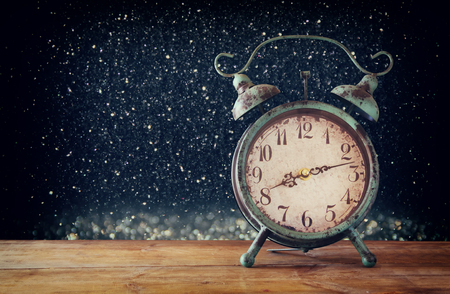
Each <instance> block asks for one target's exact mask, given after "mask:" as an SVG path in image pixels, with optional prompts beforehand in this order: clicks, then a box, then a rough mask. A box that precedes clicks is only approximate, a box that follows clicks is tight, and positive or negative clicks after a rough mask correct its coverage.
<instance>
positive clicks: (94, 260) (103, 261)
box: [0, 240, 450, 293]
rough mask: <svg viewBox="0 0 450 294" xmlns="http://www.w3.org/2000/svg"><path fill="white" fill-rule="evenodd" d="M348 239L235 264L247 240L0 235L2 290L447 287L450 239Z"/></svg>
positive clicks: (230, 290) (444, 290) (378, 289)
mask: <svg viewBox="0 0 450 294" xmlns="http://www.w3.org/2000/svg"><path fill="white" fill-rule="evenodd" d="M365 243H366V244H367V246H368V247H369V248H370V249H371V251H372V252H373V253H374V254H375V255H376V256H377V258H378V263H377V265H376V266H375V267H373V268H365V267H363V266H362V264H361V259H360V256H359V254H358V253H357V252H356V250H355V248H354V247H353V245H352V244H351V243H350V241H340V242H338V243H336V244H333V245H331V246H328V247H324V248H317V249H314V250H312V251H310V252H308V253H306V254H305V253H303V252H301V251H295V252H293V251H290V252H282V253H280V252H279V253H274V252H267V251H266V250H265V249H268V248H283V247H281V246H280V245H277V244H274V243H272V242H269V241H267V242H266V243H265V245H264V247H263V249H262V250H261V251H260V253H259V254H258V256H257V257H256V262H255V264H254V266H253V267H252V268H244V267H242V266H241V265H240V263H239V258H240V256H241V254H242V253H244V252H246V251H247V249H248V247H249V246H250V244H251V242H250V241H116V240H115V241H112V240H111V241H5V240H3V241H0V293H24V292H25V293H73V292H78V293H266V292H267V293H288V292H296V293H299V292H302V293H450V243H449V242H399V241H366V242H365Z"/></svg>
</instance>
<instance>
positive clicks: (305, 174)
mask: <svg viewBox="0 0 450 294" xmlns="http://www.w3.org/2000/svg"><path fill="white" fill-rule="evenodd" d="M298 174H299V176H300V180H302V181H307V180H309V179H310V178H311V173H310V171H309V168H306V167H304V168H302V169H301V170H299V172H298Z"/></svg>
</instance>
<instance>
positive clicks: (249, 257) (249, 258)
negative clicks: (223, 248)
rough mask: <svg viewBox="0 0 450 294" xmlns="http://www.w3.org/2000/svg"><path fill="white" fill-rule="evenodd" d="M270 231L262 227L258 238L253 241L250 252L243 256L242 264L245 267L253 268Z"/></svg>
mask: <svg viewBox="0 0 450 294" xmlns="http://www.w3.org/2000/svg"><path fill="white" fill-rule="evenodd" d="M268 234H269V231H268V230H267V228H266V227H264V226H261V230H260V231H259V234H258V236H256V239H255V240H254V241H253V243H252V245H251V246H250V248H249V249H248V251H247V252H246V253H244V254H242V256H241V264H242V265H243V266H245V267H251V266H252V265H253V264H254V263H255V257H256V255H257V254H258V252H259V250H261V247H262V246H263V245H264V242H265V241H266V238H267V235H268Z"/></svg>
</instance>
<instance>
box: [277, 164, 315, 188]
mask: <svg viewBox="0 0 450 294" xmlns="http://www.w3.org/2000/svg"><path fill="white" fill-rule="evenodd" d="M310 177H311V174H310V171H309V169H307V168H302V169H301V170H300V171H299V172H298V175H296V176H294V175H293V174H292V172H289V173H287V174H285V175H284V177H283V180H282V181H281V183H280V184H278V185H276V186H274V187H272V188H271V189H273V188H276V187H278V186H286V187H289V188H292V187H294V186H296V185H297V182H296V181H295V180H296V179H301V180H307V179H309V178H310Z"/></svg>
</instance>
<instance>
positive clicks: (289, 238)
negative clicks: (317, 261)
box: [232, 101, 379, 264]
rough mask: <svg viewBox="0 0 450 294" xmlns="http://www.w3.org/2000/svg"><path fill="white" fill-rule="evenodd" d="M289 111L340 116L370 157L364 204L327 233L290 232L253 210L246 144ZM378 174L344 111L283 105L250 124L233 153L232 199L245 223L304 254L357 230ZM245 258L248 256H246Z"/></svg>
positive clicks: (325, 106)
mask: <svg viewBox="0 0 450 294" xmlns="http://www.w3.org/2000/svg"><path fill="white" fill-rule="evenodd" d="M292 109H304V110H305V111H308V109H317V110H322V111H325V112H328V113H331V114H334V115H336V116H338V117H340V118H341V119H343V120H344V121H345V122H346V123H347V124H349V125H350V126H351V127H352V128H353V129H354V130H355V131H356V132H357V133H358V134H359V136H360V138H361V140H362V141H363V143H364V146H365V147H366V150H367V153H368V155H369V156H370V161H369V162H370V177H369V179H370V180H369V181H370V182H369V183H368V187H367V191H366V196H365V197H364V202H363V203H361V205H360V206H359V207H358V208H357V209H356V210H355V211H354V212H353V214H352V216H351V217H349V218H348V219H347V220H346V221H344V222H342V223H341V224H339V225H337V226H335V227H333V228H330V229H329V230H326V231H321V232H310V233H304V232H298V231H295V230H289V229H288V228H286V227H283V226H281V225H279V224H276V223H274V222H272V221H271V220H270V219H268V218H267V217H266V216H265V215H264V214H263V212H261V211H260V210H259V209H258V208H257V207H256V205H255V204H254V202H253V201H252V199H251V195H250V194H249V192H248V189H247V184H246V178H245V177H246V174H245V161H246V157H247V153H248V146H249V143H250V142H251V140H252V138H253V137H254V136H255V135H256V134H257V132H258V130H259V129H260V128H261V127H263V126H264V125H265V124H266V123H267V122H268V121H269V120H270V119H272V118H273V117H275V116H277V115H279V114H281V113H284V112H287V111H290V110H292ZM378 174H379V172H378V160H377V155H376V153H375V150H374V148H373V145H372V143H371V141H370V139H369V137H368V136H367V134H366V133H365V132H364V130H363V129H362V127H361V126H360V125H359V124H358V123H357V122H356V121H355V119H353V118H352V117H351V116H350V115H349V114H347V113H345V112H344V111H343V110H341V109H338V108H336V107H334V106H332V105H329V104H325V103H321V102H317V101H296V102H292V103H286V104H283V105H280V106H278V107H276V108H274V109H272V110H270V111H268V112H267V113H265V114H264V115H263V116H262V117H260V118H259V119H258V120H257V121H256V122H255V124H253V125H251V126H250V127H249V128H248V129H247V130H246V131H245V133H244V134H243V136H242V137H241V139H240V141H239V143H238V145H237V147H236V151H235V153H234V157H233V166H232V182H233V190H234V194H235V198H236V201H237V203H238V206H239V208H240V209H241V211H242V213H243V215H244V216H245V218H246V219H247V220H248V222H249V223H250V224H251V225H252V226H253V227H254V228H255V229H256V230H257V231H260V230H261V228H264V229H265V228H267V230H268V233H267V237H268V238H269V239H271V240H272V241H274V242H276V243H279V244H281V245H284V246H288V247H294V248H302V250H304V251H307V250H310V249H313V248H317V247H322V246H326V245H329V244H332V243H334V242H337V241H339V240H341V239H342V238H344V237H346V236H347V235H348V234H349V230H351V229H353V228H355V227H357V226H358V225H359V224H360V223H361V222H362V221H363V219H364V217H365V216H366V215H367V213H368V212H369V210H370V208H371V207H372V205H373V203H374V201H375V198H376V194H377V190H378V183H379V176H378ZM246 257H248V256H247V255H246ZM243 258H244V257H243ZM363 262H364V261H363ZM369 264H370V263H369Z"/></svg>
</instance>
